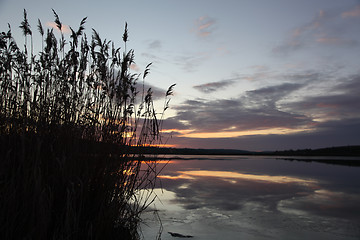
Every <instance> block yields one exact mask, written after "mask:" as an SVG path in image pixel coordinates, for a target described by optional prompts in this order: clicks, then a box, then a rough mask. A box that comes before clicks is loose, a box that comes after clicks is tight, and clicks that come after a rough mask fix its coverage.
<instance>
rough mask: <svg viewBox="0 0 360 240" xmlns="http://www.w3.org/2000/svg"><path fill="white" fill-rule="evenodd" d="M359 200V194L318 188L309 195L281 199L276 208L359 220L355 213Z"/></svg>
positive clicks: (359, 209)
mask: <svg viewBox="0 0 360 240" xmlns="http://www.w3.org/2000/svg"><path fill="white" fill-rule="evenodd" d="M359 202H360V196H359V195H355V194H348V193H343V192H333V191H329V190H324V189H320V190H316V191H315V192H314V193H313V194H310V195H306V196H303V197H297V198H293V199H287V200H283V201H281V202H280V203H279V207H278V208H279V210H280V211H283V212H287V211H293V209H296V210H301V211H306V212H310V213H312V214H314V213H315V214H317V215H323V216H332V217H341V218H346V219H357V220H360V216H359V215H358V214H357V213H359V212H360V207H359V204H358V203H359Z"/></svg>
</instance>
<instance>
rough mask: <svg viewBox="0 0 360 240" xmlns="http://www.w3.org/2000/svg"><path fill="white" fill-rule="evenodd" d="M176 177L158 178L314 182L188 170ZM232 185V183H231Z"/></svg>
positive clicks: (289, 178) (283, 177)
mask: <svg viewBox="0 0 360 240" xmlns="http://www.w3.org/2000/svg"><path fill="white" fill-rule="evenodd" d="M178 173H179V174H180V175H178V176H160V178H170V179H195V178H199V177H216V178H221V179H223V180H224V179H225V180H226V179H238V180H247V181H260V182H269V183H293V184H315V183H316V181H314V180H309V179H301V178H296V177H290V176H270V175H259V174H258V175H254V174H246V173H238V172H230V171H208V170H198V171H194V170H190V171H179V172H178ZM232 183H234V182H232Z"/></svg>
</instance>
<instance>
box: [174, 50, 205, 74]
mask: <svg viewBox="0 0 360 240" xmlns="http://www.w3.org/2000/svg"><path fill="white" fill-rule="evenodd" d="M209 57H210V56H209V54H208V53H206V52H200V53H195V54H188V55H182V56H177V57H175V59H174V63H175V64H176V65H180V66H181V67H182V68H183V69H184V70H185V71H187V72H194V71H196V70H197V68H198V67H199V66H200V65H201V64H202V63H203V62H204V61H205V60H207V59H208V58H209Z"/></svg>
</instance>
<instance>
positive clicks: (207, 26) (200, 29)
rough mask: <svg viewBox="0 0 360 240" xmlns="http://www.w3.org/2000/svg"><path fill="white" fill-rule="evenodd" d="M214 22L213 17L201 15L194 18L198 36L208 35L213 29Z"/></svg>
mask: <svg viewBox="0 0 360 240" xmlns="http://www.w3.org/2000/svg"><path fill="white" fill-rule="evenodd" d="M215 23H216V21H215V19H213V18H211V17H208V16H202V17H199V18H198V19H196V21H195V30H196V33H197V35H198V36H200V37H208V36H210V35H211V34H212V33H213V31H214V24H215Z"/></svg>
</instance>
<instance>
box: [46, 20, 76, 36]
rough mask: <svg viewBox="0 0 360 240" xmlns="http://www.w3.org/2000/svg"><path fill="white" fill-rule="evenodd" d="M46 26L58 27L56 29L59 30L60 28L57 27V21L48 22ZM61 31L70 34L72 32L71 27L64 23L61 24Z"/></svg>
mask: <svg viewBox="0 0 360 240" xmlns="http://www.w3.org/2000/svg"><path fill="white" fill-rule="evenodd" d="M46 26H48V27H51V28H54V29H56V30H59V29H58V28H57V26H56V23H55V22H47V23H46ZM61 32H62V33H66V34H70V33H71V30H70V27H69V26H68V25H64V24H62V25H61Z"/></svg>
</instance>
